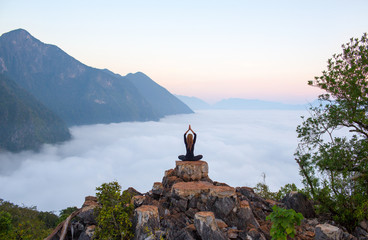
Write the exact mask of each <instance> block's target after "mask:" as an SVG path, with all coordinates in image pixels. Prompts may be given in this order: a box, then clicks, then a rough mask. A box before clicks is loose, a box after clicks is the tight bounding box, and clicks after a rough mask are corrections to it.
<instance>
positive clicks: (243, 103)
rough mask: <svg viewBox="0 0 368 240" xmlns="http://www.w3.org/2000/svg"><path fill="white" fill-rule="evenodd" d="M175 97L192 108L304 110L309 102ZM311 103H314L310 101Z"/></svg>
mask: <svg viewBox="0 0 368 240" xmlns="http://www.w3.org/2000/svg"><path fill="white" fill-rule="evenodd" d="M177 97H178V98H179V99H180V100H181V101H183V102H184V103H185V104H187V105H188V106H189V107H190V108H191V109H194V110H206V109H222V110H305V109H307V108H308V107H309V104H286V103H280V102H273V101H263V100H258V99H243V98H228V99H223V100H221V101H219V102H216V103H215V104H208V103H207V102H205V101H203V100H202V99H200V98H196V97H187V96H182V95H177ZM311 104H316V102H315V101H314V102H312V103H311Z"/></svg>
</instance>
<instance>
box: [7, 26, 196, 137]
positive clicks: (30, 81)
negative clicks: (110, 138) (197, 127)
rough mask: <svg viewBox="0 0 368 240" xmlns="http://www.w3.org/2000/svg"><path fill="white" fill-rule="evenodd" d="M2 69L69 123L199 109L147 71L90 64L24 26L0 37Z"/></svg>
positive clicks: (149, 117) (155, 116) (147, 117)
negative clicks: (124, 73) (125, 71)
mask: <svg viewBox="0 0 368 240" xmlns="http://www.w3.org/2000/svg"><path fill="white" fill-rule="evenodd" d="M0 74H4V75H6V77H7V79H8V80H7V81H13V82H14V83H15V84H16V85H15V86H17V88H19V89H22V91H24V92H27V93H28V94H29V95H30V96H32V98H34V100H36V101H37V102H38V103H39V104H38V105H40V104H41V105H43V107H44V108H45V109H46V108H47V109H48V111H46V110H45V111H44V112H45V113H46V112H49V113H52V114H53V116H58V117H60V119H61V122H63V121H64V122H65V123H66V124H67V125H68V126H73V125H84V124H97V123H112V122H122V121H156V120H159V119H160V118H162V117H164V116H167V115H172V114H187V113H193V111H192V110H191V109H190V108H189V107H188V106H186V105H185V104H184V103H182V102H181V101H180V100H178V99H177V98H176V97H175V96H174V95H172V94H171V93H170V92H169V91H167V90H166V89H165V88H163V87H161V86H160V85H158V84H157V83H155V82H154V81H153V80H152V79H150V78H149V77H148V76H146V75H145V74H143V73H141V72H138V73H135V74H128V75H127V76H121V75H118V74H115V73H113V72H111V71H109V70H107V69H104V70H103V69H96V68H92V67H89V66H87V65H85V64H83V63H81V62H80V61H78V60H76V59H75V58H73V57H72V56H70V55H68V54H67V53H66V52H64V51H63V50H61V49H60V48H59V47H57V46H55V45H51V44H45V43H43V42H41V41H40V40H38V39H36V38H34V37H33V36H32V35H31V34H30V33H28V32H27V31H26V30H23V29H17V30H13V31H11V32H8V33H4V34H3V35H1V36H0ZM1 87H3V88H4V84H2V85H1ZM15 92H16V93H17V92H20V91H14V93H15ZM7 103H9V104H11V103H12V101H7ZM3 105H4V104H3ZM33 105H34V104H33ZM6 107H7V109H8V108H9V107H10V105H9V106H6ZM29 107H30V108H29V109H31V106H29ZM19 117H20V116H19ZM46 118H48V117H46ZM52 118H53V117H52ZM61 126H62V125H60V127H61ZM0 138H2V139H4V137H3V136H0Z"/></svg>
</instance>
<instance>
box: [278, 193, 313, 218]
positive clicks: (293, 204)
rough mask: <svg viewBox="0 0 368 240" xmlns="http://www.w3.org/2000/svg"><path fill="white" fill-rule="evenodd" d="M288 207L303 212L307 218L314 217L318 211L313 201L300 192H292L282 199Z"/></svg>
mask: <svg viewBox="0 0 368 240" xmlns="http://www.w3.org/2000/svg"><path fill="white" fill-rule="evenodd" d="M281 202H283V203H284V204H285V206H286V208H287V209H294V210H295V211H296V212H299V213H301V214H303V216H304V217H305V218H314V217H315V216H316V213H315V212H314V208H313V205H312V203H311V202H310V201H309V200H308V199H307V197H306V196H305V195H304V194H302V193H299V192H290V193H288V194H287V195H286V196H285V197H284V198H283V199H282V200H281Z"/></svg>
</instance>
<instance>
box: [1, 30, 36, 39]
mask: <svg viewBox="0 0 368 240" xmlns="http://www.w3.org/2000/svg"><path fill="white" fill-rule="evenodd" d="M1 37H2V38H16V39H31V38H32V39H35V38H34V37H33V36H32V35H31V34H30V33H29V32H27V31H26V30H24V29H23V28H19V29H15V30H12V31H10V32H7V33H4V34H3V35H1Z"/></svg>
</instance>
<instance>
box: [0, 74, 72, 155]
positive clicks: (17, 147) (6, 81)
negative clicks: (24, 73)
mask: <svg viewBox="0 0 368 240" xmlns="http://www.w3.org/2000/svg"><path fill="white" fill-rule="evenodd" d="M0 123H1V124H0V150H4V149H5V150H8V151H12V152H18V151H21V150H26V149H38V148H39V147H40V146H41V145H42V144H43V143H58V142H62V141H66V140H69V139H70V137H71V136H70V133H69V129H68V128H67V126H66V124H65V123H64V122H63V121H62V120H61V119H60V118H59V117H58V116H56V114H55V113H53V112H52V111H50V110H49V109H47V108H46V107H45V106H44V105H43V104H41V103H40V102H39V101H37V100H36V99H35V98H34V97H33V96H32V95H31V94H29V93H28V92H26V91H25V90H23V89H21V88H20V87H19V86H18V85H17V84H16V83H15V82H14V81H12V80H11V79H10V78H8V77H6V76H5V75H3V74H0Z"/></svg>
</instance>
